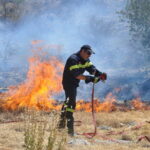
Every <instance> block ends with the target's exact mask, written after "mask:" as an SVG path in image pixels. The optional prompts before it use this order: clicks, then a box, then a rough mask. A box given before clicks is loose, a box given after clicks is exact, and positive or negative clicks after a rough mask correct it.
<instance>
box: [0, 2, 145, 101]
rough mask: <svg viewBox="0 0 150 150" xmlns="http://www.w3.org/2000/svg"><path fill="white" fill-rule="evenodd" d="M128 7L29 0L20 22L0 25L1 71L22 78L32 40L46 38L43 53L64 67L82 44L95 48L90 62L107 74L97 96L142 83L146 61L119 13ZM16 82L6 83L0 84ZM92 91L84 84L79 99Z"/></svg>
mask: <svg viewBox="0 0 150 150" xmlns="http://www.w3.org/2000/svg"><path fill="white" fill-rule="evenodd" d="M125 4H126V0H82V1H80V0H76V1H74V0H70V1H67V0H30V1H27V0H24V2H23V3H20V4H19V7H18V10H19V11H20V12H21V13H20V14H19V17H18V19H17V20H15V21H9V20H7V21H4V20H1V21H0V70H1V71H0V72H10V71H11V72H12V73H13V72H15V73H18V74H19V75H18V76H20V78H21V79H20V80H23V79H24V76H25V73H26V71H27V69H28V58H29V56H31V54H32V48H33V47H32V44H31V42H32V41H33V40H41V41H42V42H41V46H43V47H44V45H48V46H47V47H44V50H45V51H47V52H48V53H49V54H50V55H56V56H57V57H59V58H61V59H62V61H63V62H64V63H65V60H66V59H67V57H69V55H71V54H72V53H74V52H76V51H78V50H79V49H80V47H81V46H82V45H83V44H89V45H91V46H92V48H93V50H94V51H95V53H96V54H95V55H93V56H92V57H91V61H92V62H93V63H94V64H95V66H96V67H97V68H98V69H99V70H101V71H102V72H107V73H108V81H107V83H106V84H102V83H101V84H97V85H96V87H98V90H96V96H97V97H103V96H105V95H106V94H107V92H110V91H112V90H113V89H114V88H116V86H123V85H125V84H128V83H130V84H135V83H136V82H138V83H139V82H142V81H143V79H144V77H145V76H144V75H142V79H141V76H140V75H141V74H140V73H139V68H140V67H141V66H142V64H143V63H144V58H142V57H141V55H140V54H138V53H137V52H136V50H135V49H134V47H133V45H134V43H132V41H131V37H130V34H129V28H128V24H127V23H125V22H121V21H120V18H119V14H118V13H117V12H119V11H120V10H122V9H123V8H124V7H125ZM58 47H59V48H58ZM137 74H138V76H137ZM4 79H7V78H6V77H5V78H4ZM20 80H19V82H20ZM141 80H142V81H141ZM13 82H14V83H13ZM17 82H18V81H16V80H14V81H12V80H11V81H9V80H6V82H4V81H3V82H1V84H3V85H1V86H8V85H12V84H17ZM132 86H134V85H132ZM90 87H91V85H86V86H85V85H84V83H83V82H81V88H79V94H78V98H80V97H81V98H86V99H88V98H89V97H90ZM134 87H135V86H134ZM83 88H84V89H85V90H84V91H85V92H83ZM134 89H136V88H134ZM133 93H136V92H134V90H133V92H132V91H131V96H130V97H132V96H133Z"/></svg>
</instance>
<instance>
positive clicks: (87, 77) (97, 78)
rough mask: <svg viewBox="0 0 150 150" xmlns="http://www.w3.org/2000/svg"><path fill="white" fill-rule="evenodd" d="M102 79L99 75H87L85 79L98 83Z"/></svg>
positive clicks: (86, 81)
mask: <svg viewBox="0 0 150 150" xmlns="http://www.w3.org/2000/svg"><path fill="white" fill-rule="evenodd" d="M99 81H100V78H99V77H93V76H86V79H85V83H87V84H88V83H90V82H93V83H97V82H99Z"/></svg>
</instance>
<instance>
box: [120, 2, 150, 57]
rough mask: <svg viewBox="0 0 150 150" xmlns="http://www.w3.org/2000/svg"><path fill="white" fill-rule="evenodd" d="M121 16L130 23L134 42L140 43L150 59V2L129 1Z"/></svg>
mask: <svg viewBox="0 0 150 150" xmlns="http://www.w3.org/2000/svg"><path fill="white" fill-rule="evenodd" d="M121 14H122V16H123V19H124V20H126V21H128V23H129V28H130V33H131V34H132V37H133V40H134V41H140V42H141V43H142V45H143V46H144V48H143V49H142V52H143V53H144V54H146V55H148V56H149V57H150V0H127V3H126V7H125V9H124V10H122V11H121Z"/></svg>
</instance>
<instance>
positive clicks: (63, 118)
mask: <svg viewBox="0 0 150 150" xmlns="http://www.w3.org/2000/svg"><path fill="white" fill-rule="evenodd" d="M65 127H66V110H65V108H64V106H63V107H62V111H61V115H60V119H59V122H58V128H59V129H63V128H65Z"/></svg>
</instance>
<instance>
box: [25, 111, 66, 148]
mask: <svg viewBox="0 0 150 150" xmlns="http://www.w3.org/2000/svg"><path fill="white" fill-rule="evenodd" d="M48 116H49V118H47V117H48ZM48 116H47V115H46V114H45V113H44V112H36V111H33V110H32V111H30V110H28V111H27V114H26V120H25V134H24V143H25V149H26V150H53V149H57V150H64V145H65V143H66V137H67V136H66V134H65V133H63V132H60V133H58V129H57V121H58V115H57V113H54V112H52V113H50V114H49V115H48Z"/></svg>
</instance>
